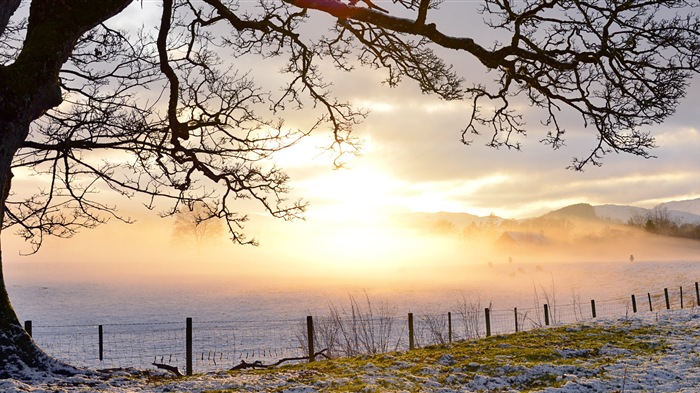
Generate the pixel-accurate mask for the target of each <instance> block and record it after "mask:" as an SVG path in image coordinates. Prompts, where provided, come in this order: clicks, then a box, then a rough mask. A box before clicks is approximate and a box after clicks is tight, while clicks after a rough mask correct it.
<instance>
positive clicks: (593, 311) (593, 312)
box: [591, 299, 596, 318]
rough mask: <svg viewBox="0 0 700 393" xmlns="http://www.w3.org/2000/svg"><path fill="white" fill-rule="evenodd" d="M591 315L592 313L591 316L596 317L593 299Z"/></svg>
mask: <svg viewBox="0 0 700 393" xmlns="http://www.w3.org/2000/svg"><path fill="white" fill-rule="evenodd" d="M591 315H593V318H595V317H596V315H595V300H593V299H591Z"/></svg>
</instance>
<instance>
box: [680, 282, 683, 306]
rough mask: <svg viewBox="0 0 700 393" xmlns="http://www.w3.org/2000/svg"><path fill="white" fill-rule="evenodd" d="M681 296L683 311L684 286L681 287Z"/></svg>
mask: <svg viewBox="0 0 700 393" xmlns="http://www.w3.org/2000/svg"><path fill="white" fill-rule="evenodd" d="M680 294H681V309H682V308H683V286H681V290H680Z"/></svg>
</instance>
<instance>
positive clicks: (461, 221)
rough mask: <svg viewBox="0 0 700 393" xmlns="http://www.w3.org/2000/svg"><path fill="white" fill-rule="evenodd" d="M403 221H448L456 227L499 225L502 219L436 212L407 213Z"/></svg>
mask: <svg viewBox="0 0 700 393" xmlns="http://www.w3.org/2000/svg"><path fill="white" fill-rule="evenodd" d="M403 218H404V219H409V220H411V221H415V222H435V221H449V222H451V223H453V224H455V225H458V226H468V225H471V224H472V223H476V224H484V223H489V224H500V223H501V222H502V221H503V218H501V217H498V216H484V217H480V216H477V215H474V214H469V213H451V212H437V213H408V214H407V215H404V217H403Z"/></svg>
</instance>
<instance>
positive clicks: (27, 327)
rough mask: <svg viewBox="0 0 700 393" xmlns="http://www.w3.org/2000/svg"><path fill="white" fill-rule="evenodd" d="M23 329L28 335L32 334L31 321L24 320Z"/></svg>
mask: <svg viewBox="0 0 700 393" xmlns="http://www.w3.org/2000/svg"><path fill="white" fill-rule="evenodd" d="M24 331H25V332H27V334H28V335H29V337H31V336H32V321H24Z"/></svg>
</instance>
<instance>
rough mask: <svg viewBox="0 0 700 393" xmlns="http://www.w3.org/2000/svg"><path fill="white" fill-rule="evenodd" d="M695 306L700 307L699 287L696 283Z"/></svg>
mask: <svg viewBox="0 0 700 393" xmlns="http://www.w3.org/2000/svg"><path fill="white" fill-rule="evenodd" d="M695 305H696V306H700V287H698V282H697V281H696V282H695Z"/></svg>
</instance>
